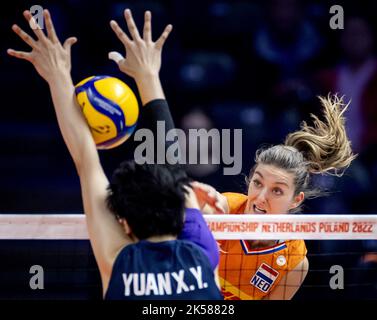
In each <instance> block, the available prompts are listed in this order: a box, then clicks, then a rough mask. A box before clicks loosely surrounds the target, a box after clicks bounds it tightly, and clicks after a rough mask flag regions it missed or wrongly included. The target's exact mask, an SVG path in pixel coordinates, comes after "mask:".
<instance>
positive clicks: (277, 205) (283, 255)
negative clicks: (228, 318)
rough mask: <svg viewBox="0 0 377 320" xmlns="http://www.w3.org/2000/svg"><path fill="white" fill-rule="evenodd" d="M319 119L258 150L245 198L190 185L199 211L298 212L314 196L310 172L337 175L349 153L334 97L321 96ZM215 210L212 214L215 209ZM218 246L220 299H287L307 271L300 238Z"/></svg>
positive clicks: (340, 108) (316, 192) (350, 156)
mask: <svg viewBox="0 0 377 320" xmlns="http://www.w3.org/2000/svg"><path fill="white" fill-rule="evenodd" d="M320 100H321V103H322V106H323V116H324V118H323V120H320V119H319V118H318V117H316V116H314V115H312V117H313V119H314V125H313V126H308V125H307V124H306V123H305V122H303V123H302V125H301V130H299V131H296V132H293V133H291V134H289V135H288V136H287V137H286V139H285V142H284V144H280V145H275V146H272V147H269V148H265V149H263V148H262V149H259V150H258V151H257V152H256V156H255V165H254V166H253V167H252V169H251V170H250V175H249V185H248V194H247V195H243V194H237V193H224V194H220V193H218V192H217V191H216V190H215V189H213V188H212V187H211V186H208V185H204V184H200V183H196V184H195V191H196V194H197V196H198V197H199V198H200V206H201V208H202V211H204V213H207V214H208V213H214V212H216V210H213V208H214V207H215V204H216V206H217V207H221V208H222V210H223V211H224V212H225V213H230V214H243V213H247V214H287V213H296V212H299V211H300V210H301V205H302V203H303V201H304V199H308V198H313V197H318V196H321V195H322V192H321V191H320V190H318V189H315V188H313V186H312V184H311V176H312V175H313V174H332V175H336V176H341V175H342V174H343V172H344V170H345V169H346V168H347V167H348V166H349V165H350V164H351V162H352V160H353V159H354V158H355V155H354V154H353V153H352V150H351V143H350V141H349V140H348V138H347V135H346V131H345V127H344V122H345V118H344V115H343V113H344V111H345V110H346V108H347V106H345V105H344V103H343V101H342V99H341V98H338V97H337V96H333V97H330V96H329V97H327V98H322V97H320ZM217 212H218V211H217ZM219 245H220V253H221V257H220V265H219V273H220V282H221V285H222V289H223V293H224V297H225V299H291V298H292V297H293V296H294V295H295V293H296V292H297V290H298V289H299V288H300V286H301V284H302V283H303V281H304V279H305V277H306V274H307V272H308V268H309V263H308V260H307V258H306V253H307V250H306V247H305V242H304V241H303V240H290V241H279V240H276V241H275V240H273V241H271V240H268V241H258V240H249V241H248V240H245V241H244V240H224V241H220V242H219Z"/></svg>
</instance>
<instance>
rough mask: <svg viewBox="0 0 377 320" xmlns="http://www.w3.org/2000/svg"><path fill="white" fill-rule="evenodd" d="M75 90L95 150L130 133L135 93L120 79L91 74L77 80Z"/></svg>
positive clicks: (133, 123) (136, 108) (114, 143)
mask: <svg viewBox="0 0 377 320" xmlns="http://www.w3.org/2000/svg"><path fill="white" fill-rule="evenodd" d="M75 91H76V97H77V101H78V103H79V105H80V107H81V109H82V112H83V114H84V116H85V118H86V120H87V123H88V125H89V127H90V130H91V132H92V136H93V139H94V141H95V143H96V146H97V149H111V148H115V147H117V146H119V145H120V144H122V143H123V142H125V141H126V140H127V139H128V138H129V137H130V136H131V135H132V133H133V131H134V130H135V128H136V124H137V120H138V116H139V106H138V102H137V99H136V96H135V94H134V93H133V91H132V90H131V89H130V87H129V86H128V85H126V84H125V83H124V82H123V81H121V80H119V79H117V78H114V77H110V76H91V77H88V78H86V79H84V80H82V81H81V82H79V83H78V84H77V85H76V86H75Z"/></svg>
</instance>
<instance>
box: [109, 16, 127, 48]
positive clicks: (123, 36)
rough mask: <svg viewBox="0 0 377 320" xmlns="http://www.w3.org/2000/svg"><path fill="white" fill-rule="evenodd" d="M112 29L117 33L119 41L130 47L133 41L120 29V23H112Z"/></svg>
mask: <svg viewBox="0 0 377 320" xmlns="http://www.w3.org/2000/svg"><path fill="white" fill-rule="evenodd" d="M110 26H111V29H113V31H114V32H115V34H116V36H117V37H118V39H119V40H120V41H121V42H122V43H123V44H124V46H128V45H130V44H131V42H132V41H131V39H130V38H129V37H128V36H127V34H126V33H125V32H124V31H123V30H122V28H121V27H119V25H118V23H117V22H116V21H114V20H111V21H110Z"/></svg>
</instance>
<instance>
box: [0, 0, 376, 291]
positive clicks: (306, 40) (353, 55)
mask: <svg viewBox="0 0 377 320" xmlns="http://www.w3.org/2000/svg"><path fill="white" fill-rule="evenodd" d="M334 4H335V3H333V1H321V2H318V1H314V0H310V1H309V0H308V1H298V0H268V1H262V0H259V1H246V0H234V1H221V0H204V1H192V0H167V1H159V2H157V1H126V2H124V1H106V2H105V1H99V0H94V1H73V0H67V1H59V2H58V1H45V2H43V1H42V2H41V5H43V6H46V7H48V8H49V9H50V11H51V13H52V15H53V18H54V21H55V24H56V29H57V31H58V33H59V34H60V37H61V39H62V38H63V37H68V36H72V35H74V36H77V37H78V39H79V42H78V44H77V45H76V47H75V48H74V49H73V78H74V81H75V82H79V81H80V80H82V79H83V78H85V77H87V76H90V75H94V74H97V75H98V74H110V75H114V76H117V77H119V78H122V79H124V81H126V82H127V83H128V84H130V86H131V87H132V88H133V89H134V90H135V91H136V87H135V85H134V83H133V81H132V80H131V79H130V78H126V77H125V76H124V75H123V74H121V73H120V72H119V71H118V70H117V69H116V66H115V65H114V64H113V63H112V62H111V61H108V60H107V52H108V51H110V50H114V49H115V50H118V51H121V50H122V48H121V47H120V46H119V43H118V41H117V39H116V38H115V36H114V35H113V34H112V31H111V30H110V27H109V25H108V22H109V20H110V19H116V20H118V21H120V22H121V23H124V21H122V20H123V18H122V12H123V9H124V8H126V7H129V8H130V9H132V11H133V12H134V16H135V19H136V22H137V23H138V24H139V25H141V23H142V18H143V12H144V11H145V10H147V9H149V10H151V11H152V14H153V28H154V29H153V31H154V35H155V36H157V34H159V33H160V32H161V31H162V30H163V28H164V26H165V25H166V24H168V23H172V24H173V26H174V31H173V33H172V34H171V37H170V38H169V40H168V41H167V43H166V46H165V48H164V53H163V65H162V70H161V79H162V83H163V86H164V89H165V93H166V96H167V99H168V102H169V104H170V107H171V109H172V113H173V116H174V119H175V122H176V126H177V127H180V128H183V129H184V130H188V129H190V128H206V129H211V128H219V129H220V128H230V129H236V128H241V129H243V153H242V156H243V171H242V173H243V174H241V175H239V176H236V177H235V176H224V175H223V171H222V170H221V169H222V165H221V164H220V165H218V164H208V165H191V166H189V167H188V170H189V172H190V174H191V175H192V176H193V177H194V178H195V179H198V180H200V181H202V182H206V183H210V184H212V185H213V186H215V187H216V188H217V189H218V190H219V191H236V192H242V191H246V184H245V176H247V175H248V170H249V169H250V168H251V166H252V164H253V156H254V153H255V150H256V149H257V148H258V147H260V146H261V145H263V144H276V143H282V142H283V141H284V138H285V136H286V134H287V133H289V132H292V131H294V130H297V129H298V128H299V126H300V123H301V121H303V120H305V121H310V113H315V114H319V113H320V110H321V107H320V104H319V100H318V98H317V96H318V95H327V94H328V93H338V94H339V95H340V96H344V99H345V101H346V102H348V101H350V106H349V108H348V110H347V112H346V116H347V123H346V125H347V133H348V135H349V138H350V139H351V141H352V146H353V150H354V151H355V152H356V153H358V157H357V159H356V160H355V161H354V163H353V164H352V165H351V167H350V168H349V170H348V171H347V172H346V174H345V176H343V177H342V178H340V179H339V178H335V177H328V176H327V177H323V176H317V177H315V183H317V184H318V185H320V186H321V187H322V188H324V189H326V190H327V191H329V196H328V197H326V198H320V199H316V200H311V201H309V202H307V203H306V205H305V208H304V212H306V213H334V214H364V213H374V214H376V213H377V197H376V192H375V189H374V186H375V185H376V183H377V152H375V148H376V146H377V60H376V51H375V49H376V39H377V38H376V31H377V30H376V28H377V22H376V21H377V20H376V19H375V17H374V16H373V14H374V13H375V12H377V3H376V2H375V1H363V2H355V1H337V2H336V4H337V5H341V6H342V7H343V9H344V29H343V30H340V29H337V30H333V29H331V28H330V25H329V21H330V19H331V17H332V16H333V14H331V13H329V10H330V7H331V6H332V5H334ZM26 8H27V5H25V8H22V7H21V6H20V5H19V4H14V5H12V4H10V5H9V9H7V10H2V12H1V15H2V17H1V19H0V37H1V39H4V40H5V41H2V43H1V47H0V49H1V53H0V59H1V60H0V70H1V77H0V81H1V82H2V84H1V88H2V89H3V90H2V102H3V103H2V115H1V117H0V133H1V134H0V140H1V146H2V147H1V151H0V152H1V157H0V181H1V183H0V189H1V190H0V194H1V201H0V212H53V213H56V212H60V213H64V212H77V211H80V210H82V207H81V199H80V191H79V183H78V179H77V177H76V176H75V174H74V172H75V171H74V168H73V164H72V162H71V161H70V159H69V155H68V152H67V150H66V149H65V147H64V144H63V142H62V139H61V137H60V136H59V131H58V128H57V125H56V121H55V118H54V117H55V115H54V112H53V108H52V106H51V100H50V98H49V92H48V88H47V86H46V85H45V84H44V83H43V81H42V80H41V79H39V78H38V75H37V74H36V72H34V70H33V69H32V66H31V65H28V64H27V63H22V62H20V61H14V60H12V59H11V58H9V57H7V56H6V53H5V49H6V48H8V47H13V48H20V49H22V44H21V42H20V41H19V40H18V39H17V37H16V36H15V35H14V34H12V32H11V29H10V27H11V25H12V23H14V22H17V23H19V24H21V25H22V26H24V27H26V23H24V24H23V21H22V14H21V12H22V10H23V9H26ZM25 49H26V48H25ZM127 152H129V150H127V143H126V144H125V145H123V146H121V147H119V148H117V149H115V150H111V151H107V152H103V153H101V157H102V161H103V163H104V165H105V168H106V170H108V172H109V173H110V172H111V171H112V170H113V169H114V167H115V166H116V165H117V164H118V163H119V162H120V161H121V160H122V158H123V157H124V154H125V153H127ZM353 246H355V248H354V251H357V252H366V251H370V252H377V244H376V242H373V241H368V242H361V241H360V242H358V243H357V244H353ZM314 247H315V248H317V245H313V248H314ZM342 247H347V245H346V244H345V243H342V244H339V242H326V241H324V242H323V243H322V245H321V252H332V251H333V250H341V248H342ZM309 249H310V248H309ZM353 257H354V258H353V260H352V259H349V258H344V263H345V264H348V265H350V268H351V267H354V268H356V269H357V268H369V270H372V271H373V270H375V269H376V266H377V258H376V254H374V256H373V254H369V255H368V254H365V255H362V254H360V255H356V256H353ZM373 277H374V280H373V281H375V282H376V283H377V280H376V279H375V278H376V272H375V271H374V273H373V272H372V274H371V275H368V279H367V280H366V281H367V282H368V281H369V282H371V281H372V279H373ZM355 281H356V280H355ZM368 288H369V289H370V290H371V296H373V294H374V295H376V288H375V287H374V289H373V287H368ZM373 290H375V291H373Z"/></svg>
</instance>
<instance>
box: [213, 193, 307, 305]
mask: <svg viewBox="0 0 377 320" xmlns="http://www.w3.org/2000/svg"><path fill="white" fill-rule="evenodd" d="M224 196H226V198H227V200H228V205H229V213H231V214H242V213H244V210H245V207H246V202H247V196H245V195H243V194H238V193H224ZM219 244H220V265H219V276H220V284H221V287H222V290H223V294H224V298H225V299H226V300H239V299H241V300H259V299H262V298H263V297H265V296H267V295H268V294H269V293H271V291H272V290H273V289H274V287H275V286H276V285H277V284H278V283H279V282H280V281H281V279H282V278H283V277H284V276H285V275H286V274H287V272H289V271H291V270H292V269H294V268H295V267H296V266H297V265H298V263H300V262H301V261H302V260H303V259H304V258H305V256H306V253H307V250H306V246H305V242H304V241H303V240H289V241H283V242H282V241H280V242H279V243H278V244H276V245H274V246H272V247H268V248H259V249H252V248H251V246H250V241H247V240H223V241H220V242H219Z"/></svg>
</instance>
